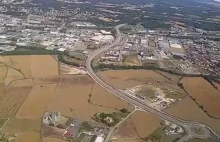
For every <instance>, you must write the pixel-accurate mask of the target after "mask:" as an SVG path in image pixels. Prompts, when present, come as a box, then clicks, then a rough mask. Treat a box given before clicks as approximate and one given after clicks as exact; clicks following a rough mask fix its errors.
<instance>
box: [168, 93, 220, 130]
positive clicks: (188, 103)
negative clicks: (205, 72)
mask: <svg viewBox="0 0 220 142" xmlns="http://www.w3.org/2000/svg"><path fill="white" fill-rule="evenodd" d="M165 111H166V112H168V113H170V114H172V115H174V116H176V117H179V118H182V119H184V120H191V121H197V122H200V123H204V124H206V125H208V126H210V127H212V128H213V129H214V130H216V132H217V133H218V134H220V120H217V119H213V118H210V117H209V116H208V115H207V114H206V113H205V112H204V111H203V110H202V109H200V108H199V107H198V105H197V104H196V103H195V102H194V101H193V100H192V99H191V98H190V97H185V98H184V99H183V100H182V101H179V102H177V103H175V104H174V105H173V106H172V107H170V108H168V109H166V110H165Z"/></svg>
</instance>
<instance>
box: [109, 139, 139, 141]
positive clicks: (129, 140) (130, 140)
mask: <svg viewBox="0 0 220 142" xmlns="http://www.w3.org/2000/svg"><path fill="white" fill-rule="evenodd" d="M112 142H141V140H136V139H117V140H112Z"/></svg>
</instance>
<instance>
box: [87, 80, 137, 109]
mask: <svg viewBox="0 0 220 142" xmlns="http://www.w3.org/2000/svg"><path fill="white" fill-rule="evenodd" d="M91 95H92V97H91V103H93V104H98V105H102V106H105V107H108V108H112V109H115V108H116V109H118V110H120V109H122V108H126V109H128V110H129V111H132V110H133V106H132V105H129V104H128V103H126V102H125V101H123V100H121V99H119V98H117V97H116V96H114V95H113V94H111V93H110V92H108V91H106V90H105V89H104V88H102V87H101V86H99V85H98V84H95V85H94V86H93V88H92V94H91ZM113 102H114V103H113Z"/></svg>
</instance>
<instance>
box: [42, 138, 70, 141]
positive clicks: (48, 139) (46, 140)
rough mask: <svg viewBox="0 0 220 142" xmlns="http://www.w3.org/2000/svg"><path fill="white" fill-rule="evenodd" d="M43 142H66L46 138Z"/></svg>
mask: <svg viewBox="0 0 220 142" xmlns="http://www.w3.org/2000/svg"><path fill="white" fill-rule="evenodd" d="M43 142H66V141H64V140H62V139H57V138H50V137H45V138H43Z"/></svg>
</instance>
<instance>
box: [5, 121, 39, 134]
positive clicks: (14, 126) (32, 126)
mask: <svg viewBox="0 0 220 142" xmlns="http://www.w3.org/2000/svg"><path fill="white" fill-rule="evenodd" d="M40 126H41V119H18V118H10V119H9V121H8V122H7V123H6V124H5V126H4V127H3V129H2V130H3V132H4V133H20V132H22V133H26V132H28V133H29V132H30V133H31V132H40Z"/></svg>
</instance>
